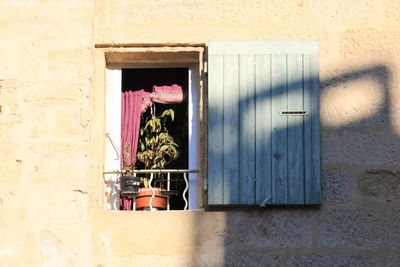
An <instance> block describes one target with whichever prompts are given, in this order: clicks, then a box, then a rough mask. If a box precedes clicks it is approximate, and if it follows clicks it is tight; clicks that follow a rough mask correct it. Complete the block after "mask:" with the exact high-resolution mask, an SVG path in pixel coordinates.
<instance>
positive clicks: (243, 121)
mask: <svg viewBox="0 0 400 267" xmlns="http://www.w3.org/2000/svg"><path fill="white" fill-rule="evenodd" d="M254 64H255V62H254V56H253V55H240V56H239V73H240V74H239V118H240V120H239V124H238V125H239V128H240V132H239V140H240V142H239V153H240V165H239V170H240V172H239V175H240V204H255V177H256V174H255V138H254V134H255V103H254V96H255V89H254V87H255V80H254V75H255V73H254Z"/></svg>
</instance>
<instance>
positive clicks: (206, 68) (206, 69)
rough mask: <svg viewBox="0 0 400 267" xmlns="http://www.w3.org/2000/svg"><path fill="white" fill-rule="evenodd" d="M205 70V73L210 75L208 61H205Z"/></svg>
mask: <svg viewBox="0 0 400 267" xmlns="http://www.w3.org/2000/svg"><path fill="white" fill-rule="evenodd" d="M203 69H204V73H208V62H207V61H204V63H203Z"/></svg>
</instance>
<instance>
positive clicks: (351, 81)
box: [0, 0, 400, 267]
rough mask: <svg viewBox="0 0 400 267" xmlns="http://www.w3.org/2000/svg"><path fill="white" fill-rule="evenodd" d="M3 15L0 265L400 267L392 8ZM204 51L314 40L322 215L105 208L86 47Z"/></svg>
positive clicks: (138, 5) (308, 3)
mask: <svg viewBox="0 0 400 267" xmlns="http://www.w3.org/2000/svg"><path fill="white" fill-rule="evenodd" d="M0 10H1V14H2V15H1V16H0V33H1V35H0V40H1V42H0V49H1V50H0V51H1V52H2V53H1V56H0V58H1V60H0V107H1V108H0V178H1V179H0V183H1V186H0V221H1V222H2V224H1V225H2V227H1V229H0V266H98V267H100V266H104V267H106V266H132V265H133V266H135V265H137V266H145V265H155V264H161V265H166V266H180V265H181V266H191V265H192V266H202V265H203V266H221V265H228V266H230V265H233V266H264V265H268V264H270V265H289V266H307V265H315V266H320V265H341V266H347V265H354V266H398V265H400V256H399V255H400V228H399V227H398V222H399V221H400V208H399V207H400V170H399V169H400V168H399V166H400V153H399V151H400V72H399V69H400V4H399V1H397V0H369V1H364V0H340V1H337V0H329V1H319V0H303V1H301V0H291V1H281V0H279V1H262V0H246V1H239V0H235V1H228V0H218V1H215V0H197V1H195V0H187V1H178V0H166V1H156V0H146V1H144V0H143V1H142V0H138V1H127V0H112V1H111V0H96V1H94V0H92V1H89V0H69V1H63V0H20V1H14V0H5V1H1V3H0ZM211 39H288V40H290V39H317V40H320V42H321V57H320V74H321V87H322V89H321V120H322V129H321V161H322V173H323V176H322V183H323V197H324V201H323V204H322V206H321V207H320V208H307V207H290V208H285V207H281V208H279V207H277V208H268V209H246V208H237V209H233V210H229V211H214V212H202V211H191V212H183V211H175V212H168V213H126V212H111V211H106V210H105V209H104V203H103V202H102V201H104V197H103V182H102V175H101V170H102V164H103V163H102V155H99V153H98V152H99V151H101V147H102V144H103V140H101V138H100V136H101V135H102V133H103V129H104V128H103V127H104V73H103V72H102V71H101V70H100V71H98V68H96V67H95V66H102V64H103V63H104V62H99V61H98V60H97V59H96V58H98V55H99V52H98V50H99V49H97V48H94V45H95V44H113V43H132V44H137V43H167V42H171V43H207V41H208V40H211ZM103 68H104V66H103ZM95 70H96V71H95ZM146 229H150V231H149V233H146ZM152 241H154V242H152ZM154 243H158V244H159V246H155V245H154Z"/></svg>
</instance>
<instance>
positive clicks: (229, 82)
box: [223, 55, 240, 204]
mask: <svg viewBox="0 0 400 267" xmlns="http://www.w3.org/2000/svg"><path fill="white" fill-rule="evenodd" d="M223 68H224V75H223V80H224V96H223V102H224V108H223V110H224V122H223V136H224V162H223V169H224V182H223V184H224V200H223V203H224V204H240V201H239V169H238V166H239V108H238V103H239V66H238V56H237V55H225V56H224V67H223Z"/></svg>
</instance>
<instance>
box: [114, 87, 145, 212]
mask: <svg viewBox="0 0 400 267" xmlns="http://www.w3.org/2000/svg"><path fill="white" fill-rule="evenodd" d="M149 95H150V93H148V92H145V91H144V90H140V91H135V92H131V91H129V92H123V93H122V103H121V106H122V116H121V149H122V151H121V152H122V153H121V169H122V168H124V167H125V166H124V164H125V161H126V162H127V164H128V165H131V164H135V160H136V152H137V145H138V140H139V130H140V118H141V115H142V113H143V112H145V111H146V109H147V107H148V106H150V105H151V100H150V97H149ZM126 145H129V149H128V150H127V152H128V153H129V157H128V158H125V157H126V156H127V155H125V153H123V152H124V151H126V149H125V147H126ZM132 203H133V201H132V199H131V198H127V197H121V198H120V209H123V210H131V209H132Z"/></svg>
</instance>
